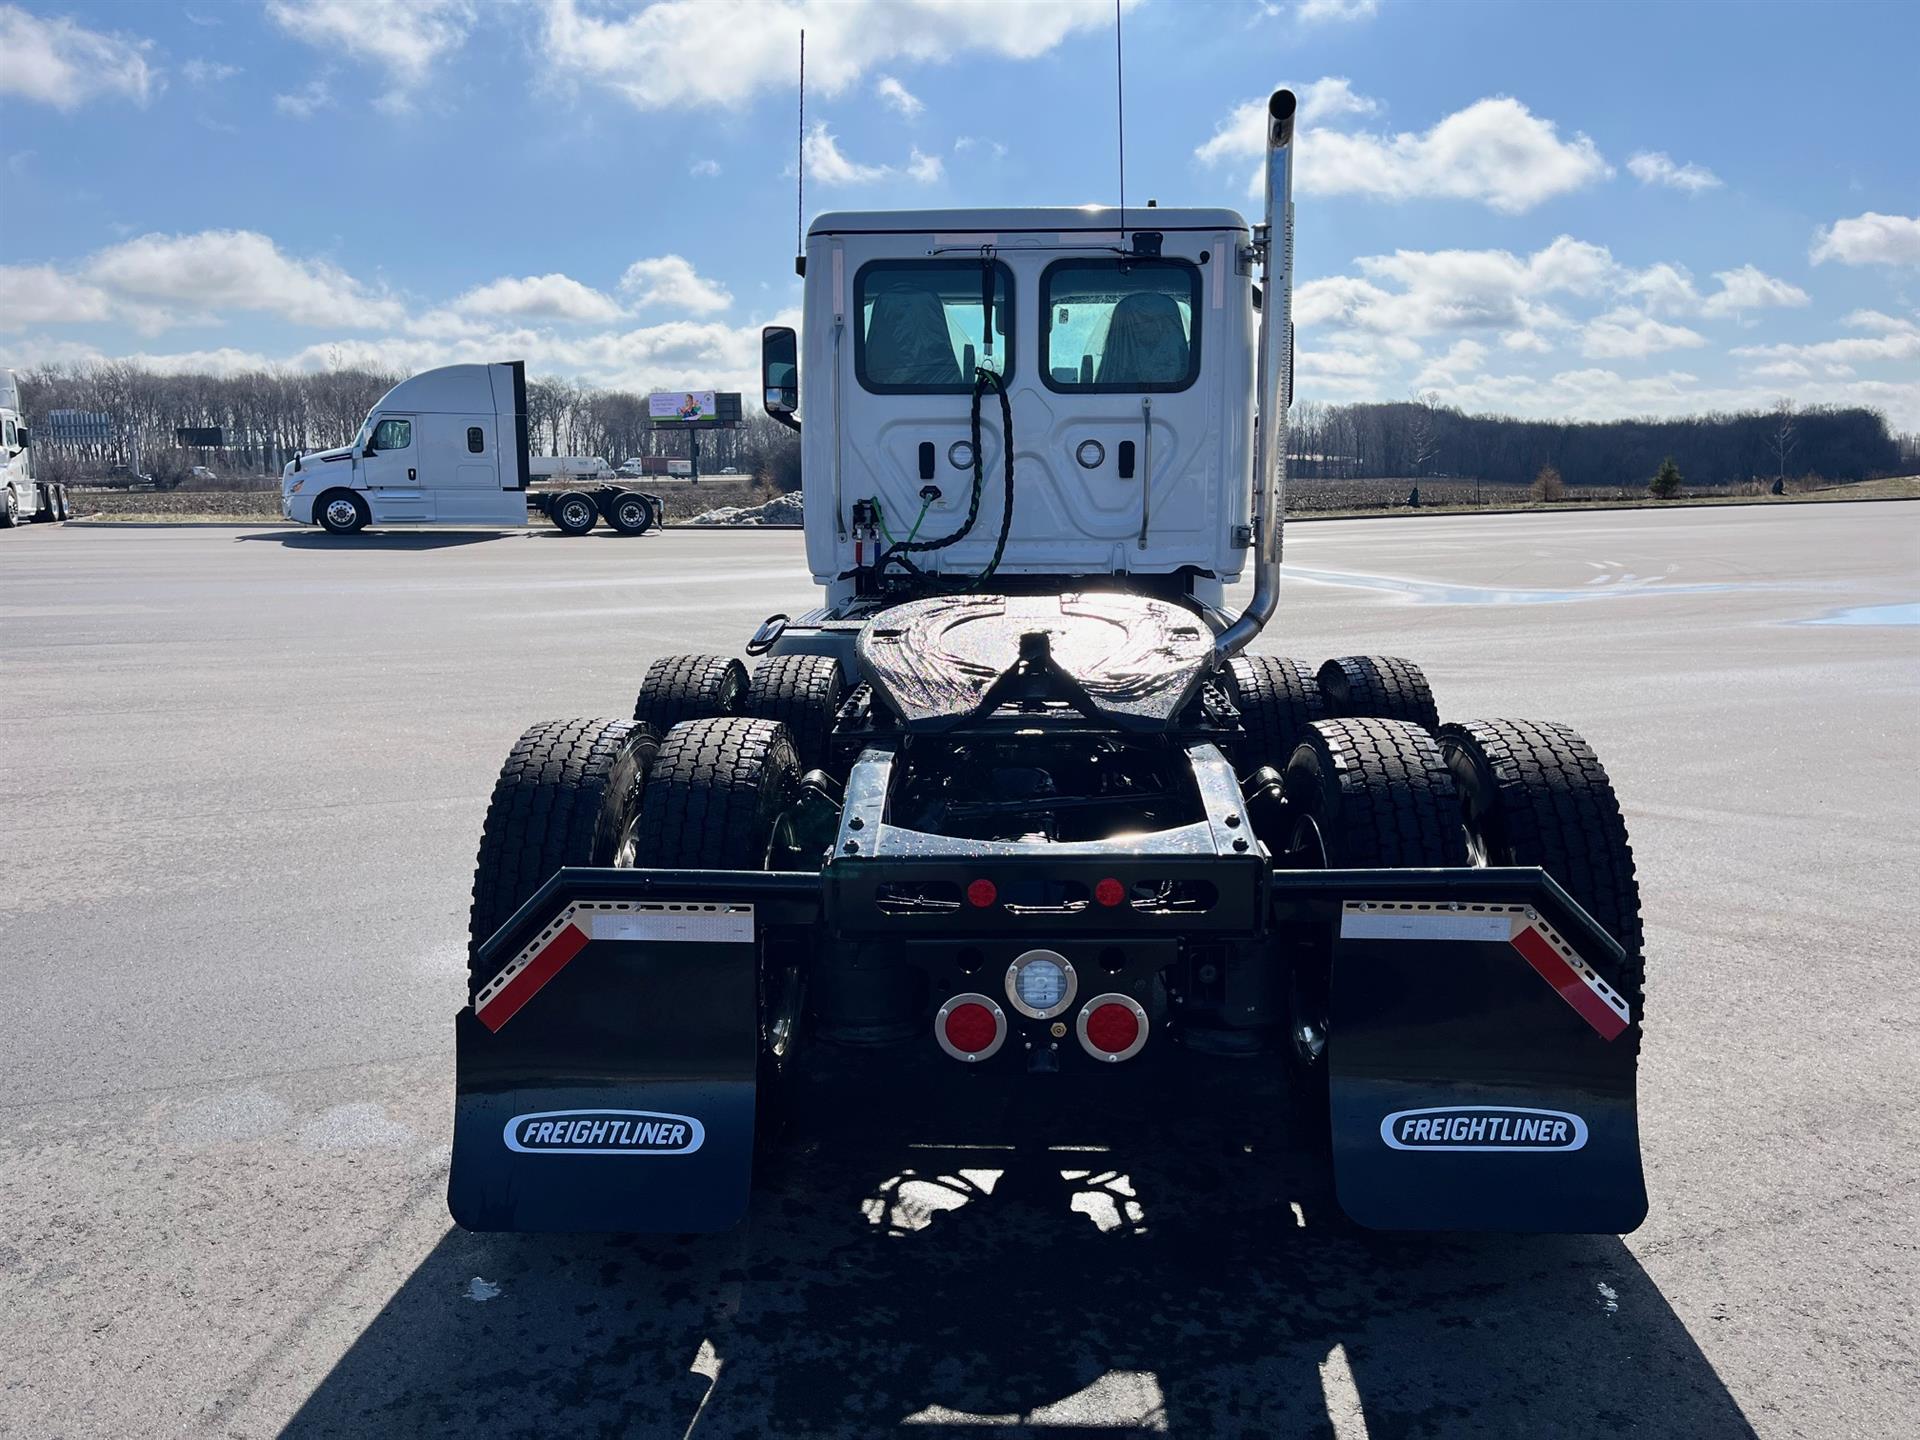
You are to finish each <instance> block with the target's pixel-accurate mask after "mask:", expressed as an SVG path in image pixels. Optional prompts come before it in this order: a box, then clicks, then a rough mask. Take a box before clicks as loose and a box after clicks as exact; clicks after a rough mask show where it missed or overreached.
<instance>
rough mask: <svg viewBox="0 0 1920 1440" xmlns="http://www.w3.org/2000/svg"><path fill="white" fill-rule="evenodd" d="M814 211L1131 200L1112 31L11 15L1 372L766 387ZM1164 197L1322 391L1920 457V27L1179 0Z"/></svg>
mask: <svg viewBox="0 0 1920 1440" xmlns="http://www.w3.org/2000/svg"><path fill="white" fill-rule="evenodd" d="M802 24H804V25H805V26H806V29H807V36H808V38H807V46H808V95H807V116H808V122H809V136H808V143H807V162H806V168H807V170H808V182H807V194H806V207H807V211H808V214H809V215H811V214H813V213H816V212H818V211H820V210H824V209H839V208H859V209H868V208H913V207H920V206H969V205H1005V204H1062V203H1065V204H1080V203H1087V202H1100V201H1111V200H1112V199H1113V198H1114V197H1115V195H1116V193H1117V189H1118V180H1117V167H1116V157H1115V145H1114V123H1113V108H1114V107H1113V83H1114V53H1113V6H1112V4H1111V3H1110V0H1089V3H1071V0H1063V3H1058V4H1034V5H1027V6H1015V5H1010V4H1008V5H995V4H973V5H969V4H965V3H958V0H925V3H915V0H892V3H882V0H838V3H819V0H804V3H803V0H764V3H735V0H662V3H655V4H614V3H606V0H523V3H505V0H264V3H258V4H256V3H252V0H225V3H222V0H191V3H185V4H173V3H169V0H146V3H140V4H132V3H121V4H99V3H89V4H51V3H45V0H25V3H13V0H0V164H3V165H4V167H5V168H4V172H3V173H0V184H3V186H4V189H0V196H3V197H4V198H0V364H9V365H14V366H25V365H31V364H35V363H41V362H47V361H59V360H85V359H88V358H94V357H114V358H117V357H143V358H145V359H146V361H147V363H150V364H153V365H155V366H163V367H169V368H213V369H231V368H237V367H248V366H254V365H263V364H274V365H286V366H290V367H294V368H304V369H312V368H320V367H324V366H325V365H327V364H329V363H334V362H347V363H354V362H357V363H371V364H376V365H379V366H381V367H383V368H388V369H412V368H420V367H423V366H426V365H430V364H436V363H443V362H446V361H451V360H465V359H507V358H525V359H527V360H528V361H529V362H530V363H531V365H532V366H533V368H534V370H535V371H536V373H546V374H558V375H563V376H567V377H570V378H575V379H578V380H580V381H582V382H583V383H587V384H596V385H622V386H636V387H643V386H651V385H662V386H678V385H691V384H696V383H705V384H719V385H725V386H730V387H739V388H746V389H751V388H753V387H752V382H751V375H752V371H753V367H754V364H755V360H756V355H757V348H758V332H759V327H760V325H762V324H763V323H766V322H768V321H770V320H773V319H776V318H783V317H784V318H791V317H792V316H793V315H794V313H795V309H796V305H797V301H798V286H797V282H796V281H795V279H794V277H793V266H792V258H793V245H794V241H793V230H794V171H795V143H796V135H795V98H796V97H795V84H794V60H795V54H794V52H795V36H796V33H797V31H798V30H799V29H800V27H801V25H802ZM1125 41H1126V84H1127V101H1128V133H1127V171H1128V173H1127V189H1128V197H1129V199H1130V200H1131V201H1132V202H1134V203H1136V204H1138V203H1140V202H1142V201H1144V200H1145V199H1146V198H1147V197H1149V196H1152V197H1155V198H1157V199H1158V200H1159V201H1160V203H1161V204H1163V205H1173V204H1181V203H1197V204H1223V203H1224V204H1230V205H1234V206H1237V207H1239V208H1240V209H1242V211H1243V212H1244V213H1248V214H1252V213H1253V212H1254V211H1256V210H1257V209H1258V207H1259V201H1258V199H1257V198H1256V197H1255V196H1254V195H1253V194H1252V193H1251V191H1250V188H1249V187H1250V180H1251V177H1252V176H1253V174H1254V170H1255V164H1256V162H1255V159H1254V150H1255V147H1256V146H1257V134H1258V131H1257V125H1256V124H1253V123H1251V122H1249V121H1248V119H1247V116H1248V115H1249V114H1250V113H1251V112H1250V111H1249V110H1248V109H1247V108H1246V107H1248V106H1249V104H1250V103H1251V102H1256V101H1257V100H1258V99H1259V98H1260V97H1262V96H1264V95H1265V94H1266V92H1267V91H1268V90H1269V89H1271V88H1272V87H1273V86H1274V85H1275V84H1278V83H1286V84H1290V85H1292V86H1294V88H1295V89H1297V90H1298V91H1299V92H1300V93H1301V95H1302V99H1303V106H1302V117H1301V126H1300V156H1299V170H1298V181H1297V183H1298V193H1297V196H1296V200H1297V211H1298V228H1299V245H1298V262H1299V281H1300V283H1299V286H1298V289H1297V292H1296V293H1297V300H1296V304H1297V316H1298V319H1299V321H1300V323H1301V327H1302V328H1301V346H1300V348H1301V359H1300V368H1301V377H1300V384H1299V394H1300V397H1301V398H1302V399H1321V400H1347V399H1359V398H1401V397H1404V396H1406V395H1408V394H1410V393H1415V392H1428V391H1431V392H1433V393H1435V394H1437V395H1438V396H1439V397H1440V398H1441V399H1442V400H1443V401H1445V402H1447V403H1453V404H1458V405H1461V406H1463V407H1465V408H1468V409H1474V410H1502V411H1508V412H1513V413H1521V414H1534V415H1556V416H1557V415H1567V416H1606V415H1618V414H1643V413H1681V412H1687V411H1695V410H1704V409H1714V408H1727V407H1733V406H1741V405H1766V404H1769V403H1771V402H1772V400H1773V399H1774V398H1775V397H1777V396H1781V395H1786V396H1791V397H1793V398H1795V399H1796V400H1798V401H1800V402H1802V403H1818V402H1836V403H1864V404H1871V405H1875V406H1878V407H1880V408H1882V409H1883V410H1885V411H1886V412H1887V413H1888V414H1889V416H1890V418H1891V419H1892V420H1893V422H1894V423H1895V425H1896V426H1897V427H1898V428H1901V429H1907V430H1920V142H1916V139H1915V136H1916V134H1920V97H1916V87H1915V86H1914V83H1913V64H1914V56H1915V55H1916V54H1920V6H1916V5H1913V4H1866V3H1862V4H1819V5H1793V4H1785V3H1779V4H1767V5H1753V6H1743V5H1736V4H1711V5H1709V4H1700V5H1682V4H1658V5H1638V4H1607V5H1599V4H1563V3H1555V4H1544V3H1540V4H1471V3H1451V4H1439V3H1432V0H1427V3H1414V0H1291V3H1268V4H1260V3H1250V4H1224V3H1223V4H1203V3H1197V0H1139V3H1128V4H1127V5H1126V13H1125Z"/></svg>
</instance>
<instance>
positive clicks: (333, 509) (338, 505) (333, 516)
mask: <svg viewBox="0 0 1920 1440" xmlns="http://www.w3.org/2000/svg"><path fill="white" fill-rule="evenodd" d="M359 514H360V510H359V507H358V506H356V505H355V504H354V503H353V502H352V501H351V500H333V501H329V502H328V504H327V519H328V521H329V522H330V523H332V524H334V525H343V526H344V525H351V524H352V523H353V522H354V520H355V518H356V517H357V516H358V515H359Z"/></svg>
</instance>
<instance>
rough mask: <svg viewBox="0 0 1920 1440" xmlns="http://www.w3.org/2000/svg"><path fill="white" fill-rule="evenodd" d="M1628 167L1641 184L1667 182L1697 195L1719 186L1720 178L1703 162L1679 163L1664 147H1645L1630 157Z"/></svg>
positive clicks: (1674, 188) (1675, 187) (1673, 188)
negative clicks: (1656, 148) (1676, 162)
mask: <svg viewBox="0 0 1920 1440" xmlns="http://www.w3.org/2000/svg"><path fill="white" fill-rule="evenodd" d="M1627 169H1629V170H1631V171H1632V172H1633V175H1634V178H1635V179H1637V180H1638V181H1639V182H1640V183H1641V184H1642V185H1664V186H1666V187H1667V188H1668V189H1670V190H1684V191H1686V192H1687V193H1688V194H1689V195H1698V194H1699V193H1700V192H1701V191H1702V190H1717V189H1719V188H1720V185H1721V180H1720V177H1719V176H1718V175H1716V174H1714V173H1713V172H1712V171H1711V170H1709V169H1707V168H1706V167H1705V166H1703V165H1692V164H1688V165H1677V164H1675V163H1674V161H1673V158H1672V157H1671V156H1670V155H1668V154H1667V153H1666V151H1664V150H1642V151H1641V152H1640V153H1639V154H1637V155H1634V156H1631V157H1629V159H1628V160H1627Z"/></svg>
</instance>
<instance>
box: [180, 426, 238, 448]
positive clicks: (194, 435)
mask: <svg viewBox="0 0 1920 1440" xmlns="http://www.w3.org/2000/svg"><path fill="white" fill-rule="evenodd" d="M173 438H174V440H175V441H176V442H177V443H179V444H181V445H185V446H188V447H190V448H193V449H199V450H217V449H219V448H220V447H221V446H223V445H225V444H226V443H227V442H226V440H225V439H224V438H222V435H221V428H220V426H218V425H179V426H176V427H175V428H174V432H173Z"/></svg>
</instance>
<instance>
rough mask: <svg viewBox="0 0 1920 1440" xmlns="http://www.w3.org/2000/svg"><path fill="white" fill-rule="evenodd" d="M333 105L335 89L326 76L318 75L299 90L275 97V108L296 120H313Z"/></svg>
mask: <svg viewBox="0 0 1920 1440" xmlns="http://www.w3.org/2000/svg"><path fill="white" fill-rule="evenodd" d="M332 104H333V87H332V85H331V84H329V83H328V80H327V77H326V76H325V75H316V76H314V78H313V79H311V80H309V81H308V82H307V83H306V84H305V85H302V86H301V87H300V88H299V89H298V90H294V91H291V92H290V93H288V94H285V95H276V96H274V97H273V108H274V109H276V110H278V111H279V112H280V113H281V114H282V115H291V116H293V118H294V119H296V120H311V119H312V118H313V117H314V116H315V115H317V114H319V113H320V112H321V111H322V110H325V109H326V108H327V107H328V106H330V105H332Z"/></svg>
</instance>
